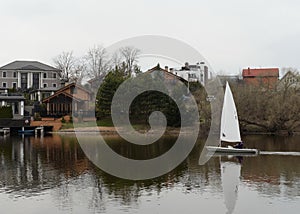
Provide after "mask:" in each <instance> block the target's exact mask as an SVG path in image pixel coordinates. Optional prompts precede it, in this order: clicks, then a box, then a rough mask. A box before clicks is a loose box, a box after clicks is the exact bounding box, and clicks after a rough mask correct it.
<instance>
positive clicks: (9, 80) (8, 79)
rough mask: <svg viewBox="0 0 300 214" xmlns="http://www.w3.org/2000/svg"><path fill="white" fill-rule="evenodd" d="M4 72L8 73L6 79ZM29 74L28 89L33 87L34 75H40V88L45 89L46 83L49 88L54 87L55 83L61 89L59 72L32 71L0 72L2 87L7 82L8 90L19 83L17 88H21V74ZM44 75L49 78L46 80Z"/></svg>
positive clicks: (0, 84) (0, 85)
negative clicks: (54, 76)
mask: <svg viewBox="0 0 300 214" xmlns="http://www.w3.org/2000/svg"><path fill="white" fill-rule="evenodd" d="M3 72H6V77H3ZM14 72H16V77H13V74H14ZM22 73H27V87H26V88H27V89H28V88H31V87H32V86H33V73H38V75H39V88H38V89H40V88H44V83H46V84H47V87H53V83H55V84H56V87H57V88H59V87H60V80H59V77H58V72H57V71H38V70H37V71H36V70H34V71H32V70H1V71H0V87H2V86H3V82H6V87H7V88H13V83H14V82H15V83H17V87H18V88H21V74H22ZM44 73H46V76H47V78H44ZM53 73H56V78H53Z"/></svg>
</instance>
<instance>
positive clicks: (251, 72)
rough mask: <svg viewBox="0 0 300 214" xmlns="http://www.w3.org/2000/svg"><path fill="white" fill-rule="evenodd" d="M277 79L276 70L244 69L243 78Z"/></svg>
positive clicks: (277, 70)
mask: <svg viewBox="0 0 300 214" xmlns="http://www.w3.org/2000/svg"><path fill="white" fill-rule="evenodd" d="M257 76H259V77H279V69H278V68H246V69H243V77H257Z"/></svg>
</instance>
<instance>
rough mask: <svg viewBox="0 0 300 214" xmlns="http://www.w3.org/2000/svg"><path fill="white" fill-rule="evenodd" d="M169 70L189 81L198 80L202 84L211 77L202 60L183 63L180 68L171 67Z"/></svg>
mask: <svg viewBox="0 0 300 214" xmlns="http://www.w3.org/2000/svg"><path fill="white" fill-rule="evenodd" d="M170 72H172V73H173V74H175V75H177V76H179V77H182V78H183V79H185V80H187V81H189V82H199V83H201V84H202V85H203V86H204V85H205V84H206V83H207V81H208V80H209V79H210V78H211V75H210V72H209V71H208V66H207V65H205V63H204V62H200V63H197V64H196V65H189V64H188V63H185V65H184V66H183V67H181V68H171V69H170Z"/></svg>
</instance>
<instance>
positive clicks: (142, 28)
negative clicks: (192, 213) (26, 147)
mask: <svg viewBox="0 0 300 214" xmlns="http://www.w3.org/2000/svg"><path fill="white" fill-rule="evenodd" d="M299 11H300V1H297V0H285V1H282V0H265V1H261V0H251V1H241V0H227V1H222V0H220V1H217V0H209V1H207V0H107V1H106V0H28V1H26V0H7V1H5V2H4V1H1V13H0V38H1V39H0V65H1V66H2V65H4V64H6V63H9V62H11V61H13V60H17V59H30V60H38V61H41V62H45V63H49V64H52V59H53V57H55V56H56V55H58V54H60V53H61V52H62V51H70V50H73V51H74V54H75V55H76V56H80V55H82V54H84V53H85V52H86V51H87V50H88V48H90V47H92V46H93V45H95V44H102V45H104V46H109V45H111V44H113V43H115V42H118V41H120V40H122V39H126V38H130V37H134V36H140V35H149V34H151V35H152V34H154V35H162V36H169V37H172V38H175V39H179V40H182V41H184V42H186V43H188V44H190V45H191V46H193V47H195V48H196V49H197V50H198V51H199V52H200V53H201V54H202V55H203V56H204V57H205V58H206V59H207V60H208V61H209V62H210V64H211V66H212V67H213V68H214V70H215V71H217V72H219V71H221V70H222V72H223V73H238V72H239V70H240V69H241V68H245V67H248V66H250V67H251V66H255V67H269V66H272V67H273V66H276V67H279V68H282V67H295V68H298V69H299V68H300V57H299V55H300V54H299V53H298V52H299V50H300V41H299V40H300V12H299Z"/></svg>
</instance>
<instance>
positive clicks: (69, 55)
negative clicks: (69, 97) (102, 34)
mask: <svg viewBox="0 0 300 214" xmlns="http://www.w3.org/2000/svg"><path fill="white" fill-rule="evenodd" d="M53 62H54V64H55V67H56V68H58V69H60V70H61V71H62V72H61V73H60V78H61V79H62V80H64V81H66V82H68V81H69V78H70V76H71V75H72V71H73V68H74V65H75V58H74V56H73V51H70V52H62V53H61V54H59V55H58V56H57V57H55V58H54V59H53Z"/></svg>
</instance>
